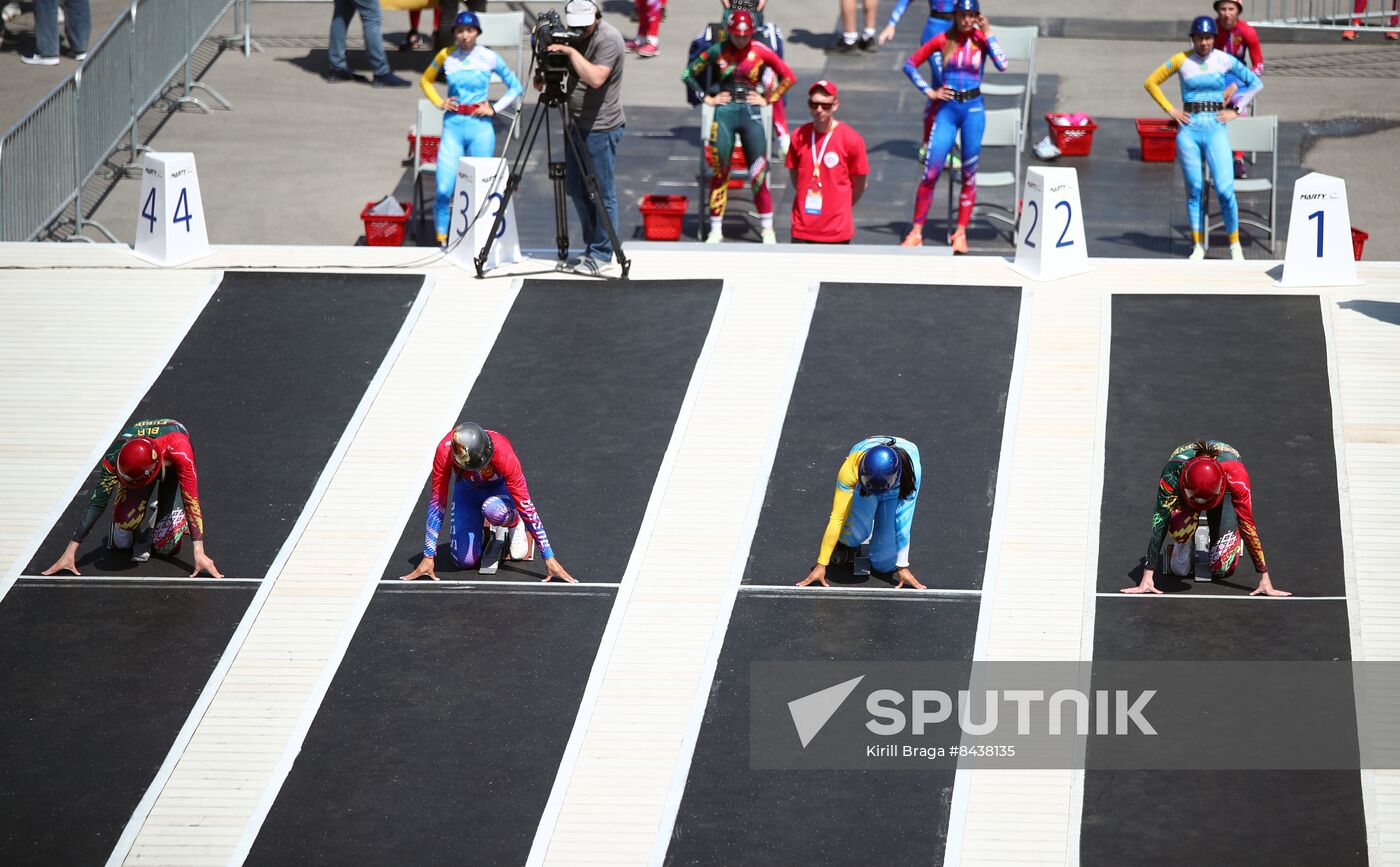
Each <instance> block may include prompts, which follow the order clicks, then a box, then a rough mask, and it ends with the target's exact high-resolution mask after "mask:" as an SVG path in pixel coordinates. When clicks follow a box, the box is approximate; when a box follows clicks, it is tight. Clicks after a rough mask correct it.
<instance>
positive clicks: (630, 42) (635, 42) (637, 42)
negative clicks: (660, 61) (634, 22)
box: [622, 36, 647, 53]
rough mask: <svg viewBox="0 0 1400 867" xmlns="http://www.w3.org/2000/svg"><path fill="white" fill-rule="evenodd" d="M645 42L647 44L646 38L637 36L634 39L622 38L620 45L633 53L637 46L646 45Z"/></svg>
mask: <svg viewBox="0 0 1400 867" xmlns="http://www.w3.org/2000/svg"><path fill="white" fill-rule="evenodd" d="M646 44H647V41H646V39H644V38H643V37H641V36H638V37H637V38H636V39H624V40H622V45H623V47H624V48H626V49H627V50H628V51H631V52H633V53H636V51H637V49H638V48H641V47H642V46H643V45H646Z"/></svg>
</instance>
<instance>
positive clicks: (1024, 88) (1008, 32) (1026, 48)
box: [981, 26, 1040, 129]
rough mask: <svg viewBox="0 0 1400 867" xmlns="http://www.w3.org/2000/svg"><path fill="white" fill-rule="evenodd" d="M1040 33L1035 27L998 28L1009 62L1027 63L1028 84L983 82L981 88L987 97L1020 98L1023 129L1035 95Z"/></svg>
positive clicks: (1027, 120)
mask: <svg viewBox="0 0 1400 867" xmlns="http://www.w3.org/2000/svg"><path fill="white" fill-rule="evenodd" d="M1039 32H1040V31H1039V28H1037V27H1034V26H1031V27H998V28H997V29H996V37H997V42H998V43H1000V44H1001V50H1002V51H1004V52H1006V58H1007V60H1010V61H1012V62H1020V61H1025V63H1026V83H1025V84H997V83H995V82H987V81H983V82H982V87H981V90H982V93H983V95H985V96H1016V97H1020V99H1021V109H1022V110H1021V127H1022V129H1024V128H1025V127H1026V125H1027V124H1028V123H1029V121H1030V111H1031V96H1033V95H1034V94H1035V41H1036V37H1037V36H1038V34H1039Z"/></svg>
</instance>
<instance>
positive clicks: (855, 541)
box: [817, 436, 923, 572]
mask: <svg viewBox="0 0 1400 867" xmlns="http://www.w3.org/2000/svg"><path fill="white" fill-rule="evenodd" d="M878 445H888V446H891V447H892V448H894V449H895V450H896V451H898V452H900V457H901V459H902V460H905V462H906V466H907V468H908V469H911V470H912V471H913V486H912V488H913V489H912V490H911V491H909V492H908V495H907V496H905V497H901V496H900V494H901V493H904V489H905V487H906V486H905V485H903V484H901V485H895V486H894V487H893V488H891V489H890V490H888V491H883V492H881V493H878V494H876V493H869V494H862V493H860V492H859V491H858V488H859V487H860V461H861V458H862V457H864V456H865V453H866V451H868V450H869V449H871V448H873V447H875V446H878ZM907 471H908V470H906V472H907ZM922 480H923V468H922V467H921V466H920V465H919V447H918V446H916V445H914V444H913V443H912V442H910V441H909V440H907V439H904V438H903V437H894V436H873V437H866V438H865V439H863V440H861V441H860V442H858V443H856V444H855V445H854V446H852V447H851V451H850V454H848V455H846V460H845V461H843V462H842V463H841V469H840V470H839V471H838V472H837V474H836V495H835V497H834V498H833V499H832V503H831V517H830V518H829V519H828V520H827V523H826V533H825V534H824V535H823V536H822V546H821V551H820V552H819V553H818V555H817V562H818V563H820V564H821V565H823V566H827V565H830V563H831V554H832V552H833V551H835V550H836V543H837V542H838V541H839V542H840V543H841V544H842V545H846V546H848V547H851V548H854V547H856V546H858V545H861V544H862V543H864V542H865V541H866V540H869V541H870V566H871V568H872V569H874V570H875V571H877V572H893V571H894V570H895V569H900V568H904V567H907V566H908V565H909V532H910V529H911V528H912V527H913V525H914V506H915V503H916V502H917V501H918V499H919V486H920V483H921V482H922Z"/></svg>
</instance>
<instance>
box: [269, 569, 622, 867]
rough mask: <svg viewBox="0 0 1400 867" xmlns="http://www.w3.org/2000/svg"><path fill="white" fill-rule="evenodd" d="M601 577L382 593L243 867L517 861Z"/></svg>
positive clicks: (597, 605)
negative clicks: (569, 584) (572, 583)
mask: <svg viewBox="0 0 1400 867" xmlns="http://www.w3.org/2000/svg"><path fill="white" fill-rule="evenodd" d="M614 596H615V591H614V589H613V588H610V587H606V588H604V587H597V588H570V589H564V588H562V587H537V586H528V585H526V586H522V587H520V588H519V589H515V588H496V587H492V588H489V589H487V588H480V587H472V586H470V585H455V586H453V585H441V584H439V585H422V586H421V587H420V586H414V585H399V584H387V585H384V586H382V587H381V589H380V590H379V592H378V593H377V594H376V595H375V598H374V600H373V602H372V603H371V604H370V607H369V609H368V611H366V613H365V617H364V620H363V621H361V623H360V627H359V629H358V630H357V631H356V633H355V640H354V641H353V642H352V643H351V645H350V649H349V652H348V653H347V655H346V657H345V660H344V662H343V663H342V664H341V666H340V669H339V671H338V672H337V673H336V677H335V680H334V682H332V684H331V688H330V692H329V693H328V694H327V696H326V699H325V702H324V704H322V706H321V709H320V712H319V713H318V714H317V716H316V721H315V723H314V724H313V725H312V727H311V731H310V733H309V734H308V736H307V738H306V742H305V745H304V746H303V747H302V751H301V755H300V756H298V757H297V761H296V765H295V766H293V768H292V772H291V774H290V775H289V776H288V777H287V780H286V783H285V784H284V785H283V787H282V791H281V794H280V795H279V796H278V798H277V800H276V802H275V803H274V804H273V806H272V810H271V812H270V813H269V815H268V817H267V820H266V821H265V822H264V824H263V828H262V831H261V833H260V834H259V836H258V838H257V841H256V842H255V844H254V846H253V849H252V852H251V854H250V855H249V857H248V862H247V863H248V864H250V865H255V864H267V865H282V864H394V863H410V864H523V863H524V862H525V859H526V857H527V856H528V855H529V852H530V844H531V842H532V841H533V839H534V836H535V829H536V827H537V826H538V825H539V821H540V815H541V813H543V811H544V806H545V802H546V801H547V800H548V799H549V792H550V788H551V787H552V786H553V784H554V777H555V774H556V773H557V771H558V769H559V762H560V760H561V759H562V757H563V753H564V746H565V744H566V743H567V742H568V739H569V732H570V730H571V729H572V727H573V722H574V718H575V716H576V714H577V713H578V703H579V700H580V699H581V698H582V696H583V689H584V686H585V684H586V683H587V682H588V673H589V671H590V670H591V669H592V666H593V656H594V653H595V651H596V648H597V646H598V642H599V640H600V639H601V637H602V634H603V628H604V626H605V625H606V624H607V619H608V614H609V612H610V611H611V610H612V605H613V599H614Z"/></svg>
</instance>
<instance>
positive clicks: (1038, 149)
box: [1034, 135, 1060, 162]
mask: <svg viewBox="0 0 1400 867" xmlns="http://www.w3.org/2000/svg"><path fill="white" fill-rule="evenodd" d="M1034 150H1035V155H1036V156H1037V157H1039V158H1040V159H1042V160H1045V161H1046V162H1049V161H1050V160H1057V159H1059V158H1060V149H1059V148H1057V147H1055V142H1054V141H1052V140H1051V139H1050V136H1048V135H1047V136H1046V137H1045V138H1043V139H1041V140H1040V141H1038V142H1036V145H1035V148H1034Z"/></svg>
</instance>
